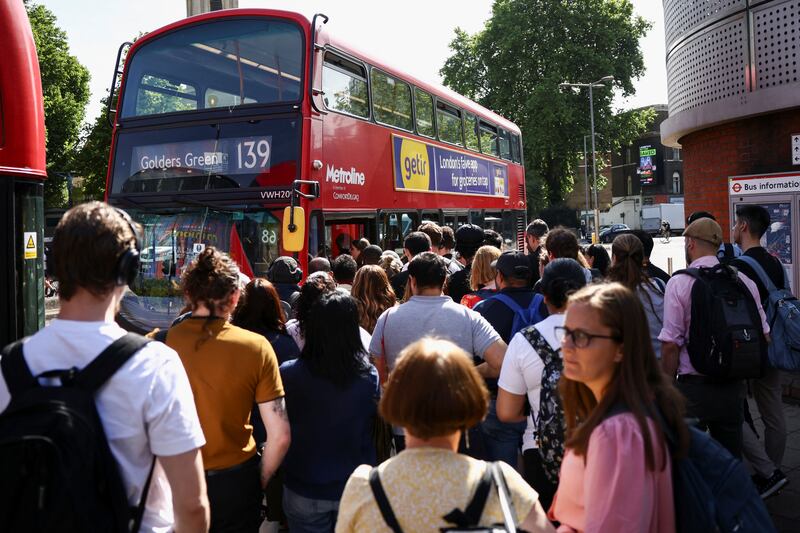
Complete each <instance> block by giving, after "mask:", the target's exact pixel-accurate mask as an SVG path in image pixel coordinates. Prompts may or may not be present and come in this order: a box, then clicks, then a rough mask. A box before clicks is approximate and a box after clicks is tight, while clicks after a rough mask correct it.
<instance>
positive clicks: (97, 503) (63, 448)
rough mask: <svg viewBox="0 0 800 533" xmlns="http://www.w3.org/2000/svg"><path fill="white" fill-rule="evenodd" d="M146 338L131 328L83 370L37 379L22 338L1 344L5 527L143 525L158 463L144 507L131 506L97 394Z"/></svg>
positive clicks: (0, 520) (0, 462) (1, 514)
mask: <svg viewBox="0 0 800 533" xmlns="http://www.w3.org/2000/svg"><path fill="white" fill-rule="evenodd" d="M148 342H149V340H148V339H145V338H144V337H141V336H139V335H135V334H132V333H129V334H127V335H125V336H124V337H122V338H120V339H118V340H116V341H114V342H113V343H111V345H110V346H109V347H108V348H106V349H105V350H103V352H102V353H100V355H98V356H97V357H96V358H95V359H94V360H93V361H92V362H91V363H89V364H88V365H87V366H86V367H85V368H83V369H82V370H78V369H76V368H71V369H68V370H51V371H48V372H44V373H43V374H41V375H39V376H36V377H34V376H33V375H32V374H31V371H30V368H29V367H28V364H27V363H26V361H25V358H24V357H23V355H22V346H23V345H22V341H17V342H15V343H13V344H10V345H9V346H7V347H6V348H5V349H4V350H3V358H2V360H1V361H0V367H2V372H3V378H4V379H5V382H6V385H7V387H8V390H9V392H10V394H11V403H9V405H8V407H7V408H6V409H5V411H3V413H2V414H0V472H2V475H1V476H0V502H2V505H0V531H5V532H17V531H20V532H22V531H24V532H45V531H47V532H49V531H59V532H73V531H75V532H77V531H138V530H139V527H140V525H141V521H142V515H143V513H144V504H145V501H146V499H147V491H148V488H149V486H150V479H151V477H152V475H153V469H152V466H151V468H150V474H149V475H148V477H147V482H146V483H145V486H144V489H143V492H142V498H141V501H140V503H139V505H138V506H137V507H131V506H129V504H128V498H127V492H126V490H125V487H124V485H123V482H122V477H121V475H120V472H119V467H118V465H117V462H116V460H115V459H114V456H113V455H112V453H111V449H110V448H109V446H108V441H107V440H106V436H105V432H104V430H103V425H102V423H101V421H100V417H99V415H98V413H97V408H96V406H95V401H94V395H95V393H96V391H97V390H98V389H99V388H100V387H102V386H103V384H104V383H105V382H106V381H107V380H108V379H109V378H110V377H111V376H112V375H114V373H115V372H116V371H117V370H118V369H119V368H120V367H121V366H122V365H124V364H125V362H126V361H128V360H129V359H130V358H131V356H133V354H135V353H136V352H137V351H139V350H140V349H141V348H142V347H143V346H144V345H145V344H147V343H148ZM38 378H59V379H60V381H61V383H62V385H61V386H52V387H50V386H41V385H40V384H39V381H38ZM154 464H155V460H154Z"/></svg>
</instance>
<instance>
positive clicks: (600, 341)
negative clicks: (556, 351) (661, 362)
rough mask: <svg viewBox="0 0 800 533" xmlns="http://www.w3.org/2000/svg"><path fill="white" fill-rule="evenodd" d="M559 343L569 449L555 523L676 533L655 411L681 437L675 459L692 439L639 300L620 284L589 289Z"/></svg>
mask: <svg viewBox="0 0 800 533" xmlns="http://www.w3.org/2000/svg"><path fill="white" fill-rule="evenodd" d="M556 337H557V338H559V339H560V340H561V351H562V355H563V358H564V371H563V373H562V377H561V382H560V384H559V388H560V392H561V398H562V402H563V407H564V416H565V422H566V436H567V440H566V443H565V445H566V453H565V455H564V460H563V463H562V464H561V477H560V483H559V486H558V492H557V493H556V497H555V500H554V502H553V505H552V507H551V508H550V513H549V516H550V518H551V519H552V520H556V521H558V522H560V523H561V527H560V528H559V531H560V532H572V531H580V532H584V531H587V532H588V531H598V532H601V531H602V532H606V531H613V532H615V533H623V532H657V533H666V532H670V533H671V532H674V531H675V509H674V504H673V496H672V467H671V465H672V461H671V457H670V450H669V449H668V447H667V444H666V441H665V439H664V435H663V433H662V431H661V429H660V427H659V424H658V422H657V421H656V420H654V418H652V417H653V416H655V415H654V413H655V410H656V409H657V410H658V411H660V413H661V415H662V416H663V418H664V420H665V421H666V423H667V424H668V425H669V426H670V427H671V428H672V430H673V432H674V433H675V434H676V435H677V436H678V442H679V444H678V446H677V448H678V449H677V450H675V453H676V454H678V456H679V455H680V454H684V453H685V451H686V448H687V446H688V430H687V428H686V425H685V424H684V422H683V400H682V397H681V396H680V394H679V393H678V391H677V390H676V389H675V388H674V387H673V386H672V385H671V384H670V383H668V382H667V380H666V379H665V378H664V375H663V374H662V373H661V371H660V370H659V367H658V364H657V362H656V358H655V355H654V353H653V346H652V343H651V342H650V333H649V329H648V326H647V318H646V316H645V313H644V309H643V308H642V304H641V302H640V301H639V298H638V297H637V296H636V295H635V294H634V293H633V292H631V291H630V290H629V289H627V288H625V287H624V286H622V285H620V284H619V283H610V284H605V285H590V286H588V287H586V288H584V289H582V290H580V291H579V292H577V293H575V294H574V295H573V296H572V297H571V298H570V300H569V305H568V307H567V314H566V319H565V321H564V326H563V327H562V328H556Z"/></svg>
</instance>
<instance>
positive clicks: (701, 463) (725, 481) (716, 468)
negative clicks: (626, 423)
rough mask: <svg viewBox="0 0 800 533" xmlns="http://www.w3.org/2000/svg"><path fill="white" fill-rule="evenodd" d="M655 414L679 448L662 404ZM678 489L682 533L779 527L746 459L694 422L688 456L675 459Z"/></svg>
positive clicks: (760, 531) (758, 532)
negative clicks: (747, 465) (771, 516)
mask: <svg viewBox="0 0 800 533" xmlns="http://www.w3.org/2000/svg"><path fill="white" fill-rule="evenodd" d="M626 411H628V409H627V407H625V406H622V405H617V406H614V407H612V408H611V409H610V410H609V412H608V413H607V414H606V418H610V417H611V416H613V415H614V414H618V413H621V412H626ZM654 420H655V421H656V422H657V423H658V424H659V426H660V427H661V431H662V432H663V433H664V436H665V438H666V440H667V445H668V446H669V448H670V449H674V447H675V445H676V437H675V434H674V433H673V432H672V429H671V428H670V427H669V426H668V425H667V424H666V422H665V420H664V418H663V417H662V416H661V413H660V412H659V411H658V409H655V417H654ZM672 492H673V497H674V502H675V529H676V531H680V532H681V533H707V532H719V533H728V532H731V533H732V532H734V531H736V532H738V533H771V532H775V531H776V530H775V526H774V524H773V523H772V518H770V516H769V512H768V511H767V508H766V506H765V505H764V500H762V499H761V496H760V495H759V494H758V491H757V490H756V488H755V486H754V485H753V481H752V480H751V479H750V474H749V473H748V472H747V469H746V468H745V467H744V465H743V464H742V462H741V461H740V460H739V459H736V458H735V457H734V456H733V455H731V453H730V452H729V451H728V450H727V449H725V448H724V447H723V446H722V445H721V444H720V443H718V442H717V441H715V440H714V439H713V438H711V435H709V434H708V433H706V432H704V431H700V430H699V429H697V428H696V427H694V426H692V425H691V424H690V425H689V450H688V452H687V454H686V457H684V458H682V459H674V458H673V461H672Z"/></svg>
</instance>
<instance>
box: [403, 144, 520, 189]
mask: <svg viewBox="0 0 800 533" xmlns="http://www.w3.org/2000/svg"><path fill="white" fill-rule="evenodd" d="M392 148H393V153H394V187H395V189H396V190H398V191H425V192H433V193H440V194H470V195H477V196H503V197H507V196H508V186H507V185H508V167H507V166H506V165H501V164H497V163H495V162H493V161H489V160H487V159H484V158H482V157H476V156H473V155H470V154H466V153H464V152H457V151H455V150H448V149H446V148H442V147H440V146H434V145H431V144H427V143H424V142H420V141H417V140H414V139H409V138H407V137H401V136H399V135H393V136H392Z"/></svg>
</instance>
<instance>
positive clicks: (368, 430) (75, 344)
mask: <svg viewBox="0 0 800 533" xmlns="http://www.w3.org/2000/svg"><path fill="white" fill-rule="evenodd" d="M768 225H769V215H768V213H767V212H766V211H765V210H764V209H763V208H760V207H757V206H745V207H740V208H739V210H738V211H737V213H736V224H735V226H734V228H733V232H732V234H733V236H734V239H735V240H736V243H737V244H738V245H739V248H740V250H741V253H743V254H744V256H748V257H751V258H753V259H754V260H755V261H756V262H758V264H759V265H761V266H762V268H763V269H764V270H765V271H766V272H767V273H768V275H769V277H770V279H771V280H772V282H773V283H774V284H775V285H776V286H778V287H783V286H784V274H783V267H782V265H781V264H780V262H778V260H777V259H775V258H774V257H773V256H771V255H769V254H768V253H767V252H766V250H765V249H764V248H762V247H761V246H760V244H759V241H760V238H761V236H762V235H763V234H764V232H765V231H766V229H767V227H768ZM138 235H139V234H138V227H137V225H136V224H135V223H133V222H132V221H131V220H130V218H129V217H127V215H126V214H125V213H124V212H122V211H120V210H118V209H115V208H112V207H110V206H108V205H106V204H102V203H99V202H91V203H86V204H81V205H79V206H76V207H74V208H72V209H71V210H69V211H68V212H67V213H66V214H65V215H64V217H63V218H62V220H61V222H60V223H59V225H58V227H57V228H56V232H55V236H54V239H53V248H52V252H51V261H52V265H51V271H52V272H53V273H54V274H55V276H56V277H57V279H58V281H59V284H60V290H61V292H60V298H61V310H60V314H59V317H58V318H57V319H56V320H54V321H53V322H52V323H51V324H50V325H48V326H47V327H46V328H44V329H43V330H41V331H40V332H38V333H36V334H35V335H33V336H32V337H30V338H28V339H26V341H25V342H24V344H22V345H21V349H19V354H20V355H19V357H21V358H22V357H24V360H23V361H22V364H23V365H27V368H29V369H30V374H31V375H33V376H40V375H42V373H45V372H47V371H49V370H52V369H63V368H74V369H81V368H84V367H85V366H86V365H87V364H88V363H89V362H90V361H92V359H93V358H94V357H95V356H96V355H97V354H98V353H100V352H101V351H103V350H105V349H106V348H107V347H109V346H110V345H112V343H114V342H115V341H116V340H117V339H120V338H122V337H124V336H125V335H126V332H125V331H124V330H122V329H121V328H120V327H119V326H117V325H116V323H115V322H114V315H115V312H116V311H117V309H118V306H119V302H120V300H121V298H122V296H123V294H124V292H125V290H126V285H127V283H128V281H129V280H130V279H131V277H130V269H131V268H135V266H134V267H132V266H131V265H130V263H135V262H136V261H137V260H138V259H137V257H136V256H138V252H139V248H140V243H139V236H138ZM684 236H685V243H686V244H685V247H686V255H687V267H688V270H687V271H686V273H684V272H680V273H676V274H675V275H673V276H672V277H670V276H669V275H668V274H667V273H665V272H663V271H662V270H660V269H658V268H657V267H656V266H655V265H652V264H651V263H650V262H649V256H650V253H651V252H652V249H653V240H652V237H651V236H649V235H647V234H646V233H644V232H631V233H630V234H624V235H620V236H618V237H617V238H616V239H615V240H614V242H613V244H612V246H611V254H610V256H609V254H608V253H607V251H606V249H605V248H604V247H602V246H596V245H593V246H589V247H588V248H587V249H585V250H584V249H581V247H580V245H579V241H578V239H577V237H576V234H575V233H574V232H573V231H571V230H568V229H566V228H561V227H557V228H552V229H551V228H549V227H548V226H547V224H546V223H545V222H544V221H542V220H535V221H533V222H532V223H531V224H529V226H528V227H527V230H526V235H525V239H526V253H525V252H521V251H516V250H505V251H504V250H502V248H503V240H502V238H501V237H500V236H499V235H498V234H497V233H496V232H493V231H491V230H484V229H483V228H481V227H479V226H477V225H474V224H466V225H462V226H461V227H459V228H457V229H456V230H455V232H454V231H453V230H452V229H451V228H449V227H441V226H439V225H438V224H436V223H433V222H425V223H423V224H422V225H420V226H419V228H417V230H416V231H412V232H410V233H409V234H408V235H407V236H406V237H405V240H404V243H403V250H402V255H399V254H397V253H395V252H394V251H391V250H386V251H384V250H381V249H380V247H378V246H376V245H374V244H370V243H369V242H368V241H367V240H366V239H363V238H362V239H358V240H354V241H353V242H352V243H351V246H350V248H349V250H344V251H348V252H350V253H341V254H340V255H338V256H337V257H336V258H334V259H332V260H331V259H329V258H325V257H317V258H313V259H312V260H311V261H309V263H308V270H309V272H305V273H304V272H303V271H302V268H301V266H300V265H299V264H298V262H297V260H296V259H294V258H292V257H288V256H286V257H279V258H277V259H276V260H275V261H274V262H273V263H272V264H271V266H270V268H269V271H268V273H267V276H266V278H255V279H252V280H249V282H247V283H246V284H244V285H243V284H242V277H241V275H240V272H239V268H238V266H237V265H236V263H235V262H234V261H233V260H232V259H231V258H230V257H229V256H228V255H227V254H225V253H223V252H221V251H219V250H216V249H215V248H213V247H207V248H205V250H204V251H202V253H200V254H199V256H198V257H197V258H196V259H195V260H194V261H193V262H192V263H191V265H190V266H189V267H188V268H187V269H186V271H185V272H184V274H183V276H182V279H181V283H182V289H183V291H184V294H185V297H186V302H187V309H186V312H185V313H184V314H182V315H181V316H180V317H179V318H178V319H177V320H176V321H175V323H173V325H172V327H170V328H169V329H167V330H160V331H159V330H157V331H153V332H151V333H150V334H149V335H148V336H149V337H151V338H153V339H155V340H156V341H161V342H155V341H154V342H149V343H147V344H146V345H145V346H144V348H142V349H140V350H139V351H138V352H136V353H135V354H133V355H132V356H130V358H129V359H128V360H127V361H126V362H124V364H122V365H121V366H120V368H119V370H118V371H117V372H116V373H114V374H113V376H111V377H110V378H109V379H108V381H107V382H106V384H105V385H104V386H103V387H102V388H100V389H99V391H98V393H97V396H96V403H97V411H98V414H99V417H100V419H101V421H102V426H103V428H104V430H105V436H106V438H107V440H108V444H109V447H110V451H111V453H112V454H113V456H114V458H115V459H116V461H117V463H118V465H119V469H120V471H121V477H122V481H123V483H124V486H125V495H126V498H127V500H128V502H129V504H130V505H131V506H133V507H136V506H137V505H140V506H141V507H142V509H143V511H142V512H143V516H142V519H141V529H142V530H143V531H162V530H169V529H170V528H172V529H174V530H176V531H201V530H206V529H210V530H211V531H253V532H254V531H258V529H259V526H260V524H261V523H262V521H263V520H264V517H265V516H266V517H267V518H268V519H269V520H271V521H274V522H280V523H283V524H284V525H286V526H287V527H288V529H289V531H291V532H330V531H337V532H350V531H392V532H394V533H398V532H399V531H407V532H410V531H438V530H439V529H440V528H447V527H451V528H461V529H464V528H474V527H478V526H490V525H492V524H503V523H506V524H507V523H509V521H511V522H514V524H515V525H516V526H517V527H518V528H521V529H522V530H525V531H530V532H538V531H554V530H555V529H556V528H558V531H562V532H569V531H576V532H578V531H579V532H583V531H631V532H633V531H637V532H645V531H654V532H671V531H676V529H677V528H678V518H677V517H678V516H679V514H680V512H679V510H676V505H677V503H676V499H675V497H674V491H675V490H676V487H675V486H674V485H673V484H674V483H675V479H674V477H673V475H672V472H673V468H674V467H675V465H676V464H677V462H678V461H680V460H683V459H684V458H685V457H686V455H687V450H688V448H689V443H690V431H689V427H688V426H687V423H686V422H685V419H686V417H687V416H688V417H692V418H694V419H696V420H697V424H698V427H700V428H702V429H704V430H707V431H708V432H709V433H710V435H711V436H712V437H713V438H714V439H716V440H717V441H718V442H719V443H721V444H722V445H723V446H724V448H725V449H727V450H728V452H729V453H730V454H731V455H732V456H733V457H734V458H742V457H743V458H746V459H747V460H748V462H749V463H750V464H751V465H752V467H753V468H754V471H755V474H754V477H753V481H754V483H755V486H756V487H757V489H758V491H759V493H760V494H761V495H762V496H763V497H768V496H769V495H771V494H773V493H774V492H775V491H776V490H779V489H780V488H781V487H782V486H783V485H785V484H786V482H787V479H786V477H785V475H784V474H783V473H782V472H781V471H780V469H779V468H780V465H781V462H782V456H783V453H784V449H785V445H786V425H785V421H784V420H783V411H782V409H781V403H780V402H781V397H780V384H779V381H778V377H777V370H775V369H773V368H770V367H769V365H766V364H764V361H765V358H766V356H765V353H766V346H767V344H766V343H767V341H768V335H769V332H770V329H769V325H768V324H767V321H766V317H765V314H764V306H766V299H767V298H768V293H767V289H766V288H765V287H764V284H763V283H762V282H760V281H759V277H758V276H757V275H756V274H755V273H754V272H753V268H752V267H751V266H750V264H749V262H748V261H745V260H742V259H741V258H728V257H726V256H725V253H726V252H725V249H726V247H724V246H723V243H722V231H721V228H720V226H719V225H718V224H717V223H716V221H715V220H714V219H713V217H712V216H711V215H710V214H708V213H699V214H695V215H693V216H692V217H690V223H689V224H688V226H687V227H686V230H685V232H684ZM718 254H719V256H718ZM719 258H722V259H723V262H724V264H722V265H721V263H720V259H719ZM728 264H731V265H733V266H735V267H736V269H735V270H734V269H728V267H727V266H726V265H728ZM697 269H700V270H697ZM748 269H750V270H748ZM698 272H699V273H698ZM720 272H721V273H720ZM731 272H732V273H733V277H734V279H730V273H731ZM737 272H738V274H737ZM726 273H728V274H727V276H728V277H727V278H726V279H725V280H723V279H722V277H723V276H725V275H726ZM708 276H711V277H708ZM713 276H718V277H713ZM712 278H713V279H712ZM723 282H724V283H727V284H728V285H725V287H726V288H727V289H729V290H730V291H734V292H735V291H736V290H739V293H736V294H739V296H740V297H741V298H744V299H743V300H742V302H743V303H742V306H743V307H741V308H742V309H744V311H743V312H744V313H745V315H746V317H745V321H744V326H742V327H743V328H744V331H745V335H747V341H749V340H750V336H752V338H753V343H754V344H752V346H751V344H748V343H747V342H745V341H744V340H742V339H738V340H737V344H736V346H737V347H736V348H730V347H727V348H726V347H723V348H722V350H723V351H720V350H721V349H720V348H719V347H716V348H714V349H716V350H717V351H716V352H714V354H717V353H719V358H720V361H722V359H723V357H727V358H730V357H731V351H730V350H739V349H742V350H743V349H745V348H747V347H752V348H753V350H755V352H753V353H754V354H755V355H754V357H756V356H757V358H758V360H759V361H761V363H762V366H761V367H760V368H758V369H756V370H757V371H750V370H752V369H749V370H748V369H744V370H741V369H739V368H738V367H737V369H736V370H731V369H730V368H728V374H727V375H725V376H723V374H722V373H721V372H722V371H721V370H720V369H718V368H717V367H714V366H713V361H712V362H709V361H707V360H704V359H703V356H702V354H699V355H698V352H699V351H701V348H703V346H700V347H698V346H699V345H700V344H702V343H701V342H700V341H699V340H698V339H699V337H698V333H697V331H698V330H700V331H703V330H705V332H706V334H708V332H713V331H716V329H718V328H720V327H722V326H725V324H724V323H723V324H722V326H720V324H718V322H719V321H720V319H719V317H718V316H717V314H715V313H713V312H709V313H700V312H699V310H700V309H705V308H703V307H702V306H701V305H700V303H698V299H699V298H700V296H696V295H699V294H700V293H701V292H702V291H701V290H700V288H701V287H705V285H713V284H715V283H716V284H721V283H723ZM695 284H698V285H697V290H695ZM714 286H721V285H714ZM731 287H732V288H731ZM711 300H713V298H710V297H709V298H706V299H705V300H704V303H705V304H706V305H707V306H713V305H714V302H713V301H711ZM762 304H763V306H762ZM747 317H749V322H748V321H747V320H746V318H747ZM748 328H750V329H748ZM740 345H741V346H744V348H738V347H739V346H740ZM726 349H727V350H728V351H727V352H725V351H724V350H726ZM756 352H757V353H756ZM8 353H10V352H9V351H6V352H5V353H4V357H3V363H4V364H3V370H4V378H3V379H0V409H5V408H6V406H7V405H8V404H9V401H11V402H12V405H13V401H14V398H15V393H14V390H15V386H14V384H13V383H9V382H8V381H7V374H6V373H5V370H6V363H7V361H6V360H7V359H10V357H11V356H9V355H7V354H8ZM737 353H738V352H736V353H734V355H736V354H737ZM742 353H744V352H742ZM22 354H24V355H22ZM750 355H752V354H750V352H747V353H746V354H744V355H742V356H741V358H742V360H745V358H746V357H750ZM737 357H738V355H737ZM738 360H739V359H736V360H735V361H734V363H733V364H734V366H736V365H737V364H738V363H737V361H738ZM8 364H11V363H8ZM737 372H738V373H737ZM748 372H749V373H748ZM79 374H80V373H79ZM48 377H50V378H52V376H50V375H48ZM62 381H63V379H62ZM748 384H749V386H750V387H751V389H752V390H753V393H754V396H755V401H756V404H757V407H758V409H759V411H760V413H761V416H762V419H763V420H764V422H765V425H766V430H765V436H764V439H759V438H758V436H757V434H756V432H755V428H754V427H752V423H748V422H746V420H751V417H749V416H746V414H747V413H746V411H747V403H746V398H745V394H746V388H747V385H748ZM668 435H670V436H671V438H670V439H668V438H667V436H668ZM151 465H154V466H152V467H151ZM151 476H152V483H151V482H150V477H151Z"/></svg>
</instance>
